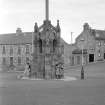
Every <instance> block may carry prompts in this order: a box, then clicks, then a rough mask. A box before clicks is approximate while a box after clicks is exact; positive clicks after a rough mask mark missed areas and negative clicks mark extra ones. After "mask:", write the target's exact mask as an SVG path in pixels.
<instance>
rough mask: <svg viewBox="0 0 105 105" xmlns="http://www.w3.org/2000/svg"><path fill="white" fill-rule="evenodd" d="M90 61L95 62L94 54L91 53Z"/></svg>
mask: <svg viewBox="0 0 105 105" xmlns="http://www.w3.org/2000/svg"><path fill="white" fill-rule="evenodd" d="M89 62H94V54H89Z"/></svg>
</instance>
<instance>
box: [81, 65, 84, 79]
mask: <svg viewBox="0 0 105 105" xmlns="http://www.w3.org/2000/svg"><path fill="white" fill-rule="evenodd" d="M81 79H84V68H83V66H82V69H81Z"/></svg>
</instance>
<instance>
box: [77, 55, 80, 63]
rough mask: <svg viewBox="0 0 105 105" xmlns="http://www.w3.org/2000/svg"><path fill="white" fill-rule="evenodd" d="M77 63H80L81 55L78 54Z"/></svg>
mask: <svg viewBox="0 0 105 105" xmlns="http://www.w3.org/2000/svg"><path fill="white" fill-rule="evenodd" d="M77 64H80V56H77Z"/></svg>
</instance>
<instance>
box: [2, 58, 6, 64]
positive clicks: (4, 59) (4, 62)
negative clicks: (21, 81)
mask: <svg viewBox="0 0 105 105" xmlns="http://www.w3.org/2000/svg"><path fill="white" fill-rule="evenodd" d="M2 64H3V65H5V64H6V58H5V57H3V59H2Z"/></svg>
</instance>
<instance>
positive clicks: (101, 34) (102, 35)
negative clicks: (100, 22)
mask: <svg viewBox="0 0 105 105" xmlns="http://www.w3.org/2000/svg"><path fill="white" fill-rule="evenodd" d="M93 31H94V35H95V39H96V40H105V30H94V29H93Z"/></svg>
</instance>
